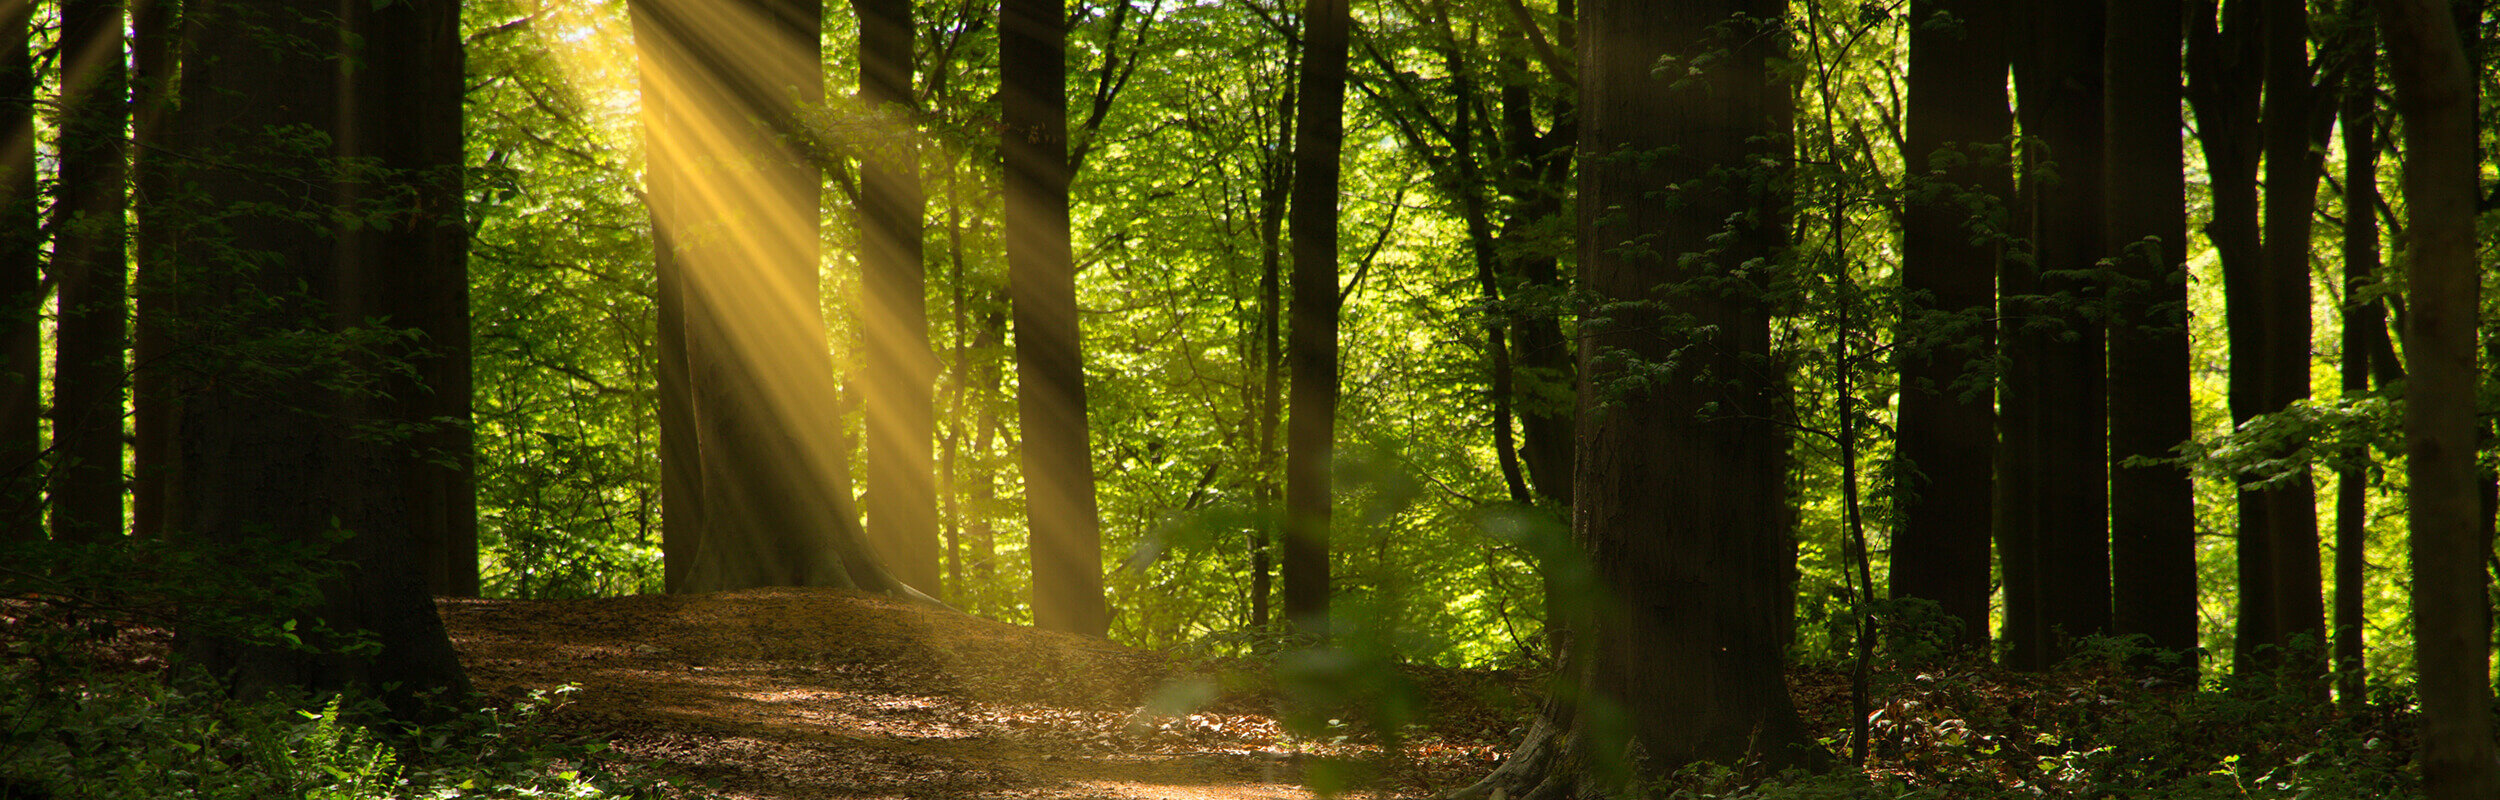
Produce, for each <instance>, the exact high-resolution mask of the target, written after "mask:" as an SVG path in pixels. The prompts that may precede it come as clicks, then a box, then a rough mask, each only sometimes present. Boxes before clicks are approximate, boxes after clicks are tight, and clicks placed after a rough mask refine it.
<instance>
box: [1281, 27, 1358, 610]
mask: <svg viewBox="0 0 2500 800" xmlns="http://www.w3.org/2000/svg"><path fill="white" fill-rule="evenodd" d="M1350 22H1351V16H1350V9H1349V7H1348V0H1307V2H1306V3H1305V4H1304V5H1303V12H1302V23H1303V30H1302V73H1301V75H1300V76H1299V81H1298V85H1297V87H1296V89H1295V90H1294V94H1295V97H1296V100H1297V102H1298V104H1299V105H1298V107H1297V108H1296V109H1295V114H1296V116H1297V121H1296V122H1295V130H1294V145H1293V160H1294V167H1293V191H1292V196H1291V203H1292V210H1291V211H1290V212H1289V213H1290V215H1291V216H1290V220H1289V224H1290V226H1291V227H1292V232H1293V277H1292V281H1291V283H1292V293H1293V302H1292V306H1291V307H1290V308H1289V309H1288V312H1287V318H1288V319H1287V332H1286V343H1285V363H1286V369H1287V371H1288V372H1289V373H1291V376H1292V383H1291V389H1290V394H1289V395H1288V397H1287V402H1288V405H1289V408H1288V410H1287V414H1286V429H1285V537H1284V538H1285V542H1284V558H1283V559H1282V560H1281V563H1280V564H1279V567H1280V571H1281V572H1282V573H1283V575H1284V582H1285V592H1284V595H1285V619H1286V621H1287V622H1289V623H1291V624H1293V625H1295V626H1297V627H1298V628H1300V629H1301V630H1303V631H1305V632H1310V633H1322V634H1324V633H1325V632H1326V631H1327V627H1328V606H1329V594H1330V587H1329V577H1328V574H1329V563H1328V562H1329V559H1328V549H1329V542H1328V538H1329V537H1328V531H1329V519H1330V513H1331V509H1330V497H1331V495H1332V494H1333V491H1332V490H1331V487H1330V481H1331V480H1332V476H1331V474H1330V472H1331V470H1330V463H1331V461H1332V460H1333V458H1334V456H1333V453H1334V452H1335V448H1336V428H1337V311H1338V304H1339V297H1338V289H1337V176H1338V163H1337V160H1338V156H1339V154H1340V153H1341V152H1342V151H1343V150H1344V138H1345V113H1344V112H1345V109H1344V106H1345V83H1346V48H1347V41H1346V37H1347V29H1348V27H1349V25H1350Z"/></svg>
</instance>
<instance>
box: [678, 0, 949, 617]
mask: <svg viewBox="0 0 2500 800" xmlns="http://www.w3.org/2000/svg"><path fill="white" fill-rule="evenodd" d="M632 11H633V13H634V14H635V15H636V16H637V17H638V20H637V21H638V23H639V24H637V25H636V26H635V28H636V32H637V33H638V34H641V35H637V36H636V40H635V41H636V46H637V47H638V48H640V50H641V57H642V69H643V70H644V76H645V80H644V87H645V88H646V89H647V90H652V91H653V95H655V96H646V98H645V103H646V104H647V105H652V106H657V107H658V108H660V109H662V111H660V112H659V113H654V114H651V115H650V116H648V117H646V123H647V124H654V125H657V126H659V127H656V128H655V129H654V130H653V131H652V133H651V137H650V138H651V141H650V144H649V146H648V150H649V152H650V158H651V161H652V163H654V164H655V165H659V166H658V167H657V168H655V169H654V175H656V176H660V177H662V178H663V180H662V181H661V182H659V183H656V184H655V185H654V188H655V189H659V190H662V191H666V192H669V195H668V196H665V197H655V198H654V202H653V204H652V207H653V211H654V213H657V214H660V215H661V217H660V219H659V227H660V229H661V235H660V236H659V237H657V239H658V241H660V242H662V243H665V244H666V245H667V246H668V247H669V248H670V250H671V252H670V256H669V258H672V259H674V260H675V263H676V265H677V266H678V268H679V272H680V274H681V275H682V276H683V277H684V279H685V280H684V284H683V286H684V289H685V298H684V299H685V302H684V306H683V308H684V315H685V319H684V322H685V327H684V333H683V335H684V337H685V344H686V355H687V359H686V361H687V366H688V370H687V373H688V377H689V381H688V383H689V385H690V386H691V387H692V389H693V394H694V398H693V400H694V403H693V405H694V407H695V409H696V410H697V411H698V412H699V413H696V414H694V415H693V418H694V422H695V426H696V432H695V436H694V437H693V438H694V439H695V440H696V442H697V443H699V446H700V447H701V448H702V456H701V463H702V475H701V478H700V479H699V480H700V483H701V486H702V500H701V501H700V502H701V504H702V512H701V514H702V517H701V518H702V521H703V528H702V534H701V536H702V543H701V544H700V545H699V546H698V547H697V549H696V552H695V557H694V559H693V561H692V563H691V564H689V565H688V566H687V567H686V572H685V574H684V576H683V580H682V581H681V583H680V585H679V588H680V589H681V590H682V591H689V592H708V591H720V590H726V589H739V588H746V587H751V586H836V587H846V588H859V589H866V590H870V591H884V592H898V593H907V594H917V593H915V592H912V590H910V589H909V587H907V586H905V585H904V584H902V583H901V582H900V581H899V580H897V579H896V578H895V577H894V576H893V575H892V574H891V573H889V572H887V571H886V569H885V567H884V565H883V564H882V563H880V562H879V561H877V560H876V558H875V556H874V555H873V554H872V553H871V552H870V550H869V547H868V544H867V541H866V537H865V536H864V534H863V533H862V532H861V531H860V528H859V523H858V519H857V517H856V516H855V515H853V514H852V513H851V512H850V503H849V501H850V498H849V493H848V491H847V489H846V488H845V487H847V485H848V481H847V474H848V473H847V469H848V461H847V457H846V454H845V452H844V448H843V447H842V446H841V445H840V432H839V431H838V430H837V427H836V426H837V422H838V420H837V419H836V418H835V415H834V414H833V413H831V412H830V410H828V409H827V407H826V406H827V405H828V404H830V403H831V401H832V399H833V398H834V397H835V396H836V391H835V385H834V381H833V373H832V368H831V365H830V364H828V363H827V361H828V359H827V358H825V356H824V354H825V353H827V352H828V348H827V345H826V340H825V330H824V323H823V319H822V316H821V312H820V311H819V310H818V307H817V306H818V304H817V289H816V273H817V241H816V240H817V188H818V186H819V180H818V177H819V176H818V173H817V171H816V169H815V168H814V167H812V166H811V165H810V162H809V161H808V160H807V159H805V158H804V157H803V156H802V155H801V154H800V152H798V150H797V145H796V143H797V142H800V141H804V139H805V132H804V131H803V130H801V128H800V125H799V122H798V117H799V114H798V112H799V109H801V108H804V107H807V106H810V105H813V104H815V103H818V102H821V101H822V99H823V77H822V73H821V70H820V69H819V68H818V61H817V53H818V49H817V41H818V31H817V27H818V20H819V16H820V12H821V11H822V9H821V7H820V6H819V5H818V4H817V3H816V2H814V0H756V2H751V3H741V4H737V5H732V6H728V7H719V6H714V5H706V6H704V7H702V8H694V7H692V6H690V5H688V4H687V3H685V2H682V0H650V1H649V2H640V3H636V4H635V5H633V6H632ZM723 146H726V147H727V148H728V151H727V152H721V151H720V148H721V147H723ZM707 161H722V162H727V163H726V164H724V165H722V166H719V167H715V168H709V169H702V168H699V167H698V165H704V164H705V163H706V162H707ZM663 263H664V265H665V263H666V261H665V260H664V262H663Z"/></svg>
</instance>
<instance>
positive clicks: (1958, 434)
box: [1891, 0, 2013, 646]
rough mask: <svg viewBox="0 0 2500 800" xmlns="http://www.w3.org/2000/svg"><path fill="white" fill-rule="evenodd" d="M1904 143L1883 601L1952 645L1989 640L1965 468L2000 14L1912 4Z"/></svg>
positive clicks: (2004, 123) (1978, 489)
mask: <svg viewBox="0 0 2500 800" xmlns="http://www.w3.org/2000/svg"><path fill="white" fill-rule="evenodd" d="M1909 25H1910V78H1909V83H1910V90H1909V103H1908V109H1907V116H1908V127H1909V130H1908V133H1907V142H1906V144H1905V148H1906V152H1905V153H1904V154H1903V155H1904V156H1905V157H1906V158H1908V159H1909V163H1910V164H1911V165H1912V166H1913V175H1916V176H1918V177H1917V180H1918V181H1921V183H1918V184H1914V185H1913V188H1912V191H1913V193H1914V194H1913V197H1914V198H1915V199H1914V201H1913V202H1912V203H1911V204H1910V205H1909V207H1908V209H1907V210H1906V213H1905V214H1904V219H1903V222H1902V233H1901V238H1902V242H1901V250H1902V256H1901V263H1902V266H1901V283H1902V290H1903V293H1904V294H1905V295H1907V296H1908V297H1909V298H1910V299H1909V306H1908V307H1906V308H1905V309H1904V310H1903V312H1902V325H1903V327H1904V329H1905V330H1904V331H1903V333H1902V334H1901V336H1900V339H1901V340H1902V341H1903V342H1904V346H1903V347H1902V355H1901V386H1902V391H1901V400H1900V412H1899V413H1900V423H1899V426H1900V433H1899V439H1898V444H1897V446H1896V447H1897V453H1898V454H1899V456H1900V458H1901V459H1902V461H1904V462H1906V464H1905V467H1904V469H1905V474H1910V475H1915V476H1917V477H1915V478H1905V479H1904V480H1903V481H1902V484H1903V486H1904V487H1905V488H1904V490H1903V495H1904V496H1903V497H1901V498H1900V499H1898V500H1897V501H1896V502H1897V503H1898V505H1899V507H1900V508H1901V522H1900V527H1899V529H1898V530H1896V531H1895V532H1894V534H1893V544H1892V574H1891V582H1892V591H1891V593H1892V596H1893V597H1895V598H1911V597H1916V598H1924V599H1927V600H1933V601H1935V602H1936V604H1937V606H1938V608H1939V610H1941V611H1943V612H1944V614H1945V615H1946V616H1948V617H1951V618H1953V619H1955V620H1959V621H1960V622H1961V625H1962V631H1961V639H1960V641H1961V642H1962V643H1963V644H1966V645H1972V646H1984V645H1986V644H1987V642H1988V638H1989V637H1988V604H1989V595H1990V594H1991V593H1992V592H1991V588H1990V586H1989V574H1988V573H1989V569H1988V535H1989V525H1990V519H1991V518H1992V517H1993V511H1992V508H1991V502H1992V493H1993V492H1994V483H1993V480H1992V479H1993V476H1992V475H1991V474H1990V469H1989V464H1988V462H1986V461H1983V460H1980V459H1974V458H1970V457H1969V454H1971V453H1980V452H1987V451H1988V450H1990V449H1991V448H1992V447H1994V446H1995V443H1996V431H1995V428H1994V426H1995V424H1996V413H1995V409H1994V408H1993V407H1992V406H1993V404H1992V403H1991V402H1989V401H1990V400H1992V399H1993V393H1992V392H1989V391H1987V390H1986V388H1985V387H1986V383H1984V382H1983V381H1984V380H1985V379H1986V378H1987V377H1988V373H1987V372H1986V371H1984V370H1985V367H1984V366H1983V365H1984V364H1985V362H1986V361H1987V360H1988V359H1989V358H1991V357H1992V356H1993V354H1994V352H1995V349H1996V348H1995V344H1996V337H1995V335H1994V332H1993V331H1991V330H1990V328H1989V322H1988V320H1989V318H1990V317H1991V316H1993V314H1994V311H1995V308H1994V300H1995V295H1996V270H1997V261H1998V259H1999V257H2000V256H1999V251H2000V249H2001V248H2002V244H2001V243H1999V242H1992V241H1989V240H1988V234H1989V230H1990V228H1991V227H2001V226H2002V225H2003V224H2004V221H2003V220H1998V219H1992V217H1994V216H1998V215H1999V212H1998V211H1997V210H1996V208H1997V207H1996V204H1997V203H2002V202H2003V201H2005V200H2006V199H2009V198H2010V197H2011V196H2012V195H2013V179H2012V175H2011V174H2010V172H2009V171H2008V168H2007V166H2006V163H2005V161H2004V160H2003V159H2002V158H1995V159H1991V158H1990V157H1989V156H1987V155H1986V152H1987V151H1986V149H1985V148H1987V147H1988V146H1991V145H1995V144H1996V143H1998V142H2001V141H2004V140H2005V138H2006V137H2007V136H2008V135H2010V134H2012V132H2013V117H2012V115H2011V114H2009V113H2007V111H2006V105H2005V76H2006V69H2007V66H2006V55H2005V45H2004V35H2005V30H2004V13H2003V11H2002V10H2000V9H1999V8H1998V6H1997V5H1996V4H1993V3H1986V2H1955V1H1954V0H1940V1H1939V0H1922V2H1920V3H1918V4H1917V5H1915V6H1913V7H1912V8H1911V9H1910V21H1909Z"/></svg>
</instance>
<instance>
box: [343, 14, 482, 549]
mask: <svg viewBox="0 0 2500 800" xmlns="http://www.w3.org/2000/svg"><path fill="white" fill-rule="evenodd" d="M355 10H356V11H357V12H358V13H359V18H358V19H357V20H356V21H355V25H356V28H357V29H358V30H361V31H366V32H367V33H365V34H364V47H365V52H368V53H377V54H389V55H388V57H376V58H369V59H367V60H366V61H364V62H363V63H361V64H359V65H356V66H355V67H353V68H352V69H351V70H350V76H351V77H350V81H351V83H350V86H349V92H348V97H350V98H351V99H352V100H353V102H354V103H355V107H354V108H353V109H352V110H351V113H353V114H355V115H356V119H357V120H359V122H360V125H358V126H357V127H354V128H351V129H349V130H347V131H343V132H342V135H341V136H340V137H339V139H340V141H339V147H340V150H341V152H342V154H343V155H345V156H346V157H348V158H352V159H357V160H358V163H357V164H356V165H355V166H354V168H355V169H356V170H358V171H359V172H360V173H361V174H357V175H354V176H353V178H352V179H351V180H348V181H345V182H344V187H343V188H344V189H345V190H346V196H345V197H343V198H342V199H341V201H340V204H341V205H342V206H346V207H348V208H351V209H354V210H357V211H360V212H362V213H364V214H365V215H366V219H367V220H368V222H367V223H365V224H361V225H356V226H350V227H349V228H348V230H347V231H345V232H344V234H343V235H342V237H341V244H342V246H344V247H346V248H349V249H350V250H352V251H354V252H355V254H356V255H355V256H354V257H355V258H357V259H358V260H359V261H361V262H363V263H364V264H366V265H367V266H365V267H364V269H367V270H370V271H371V272H372V274H373V275H375V276H376V279H377V280H378V281H380V282H381V286H380V287H379V289H378V291H379V292H380V293H381V295H382V298H383V303H382V306H381V308H380V309H379V310H380V311H382V312H383V316H384V319H385V320H386V321H387V324H390V325H393V326H395V327H399V328H402V329H405V330H407V331H409V332H410V333H411V334H413V336H414V338H413V339H412V344H413V347H412V349H411V351H410V352H409V354H408V356H407V358H408V361H409V365H408V366H409V369H408V372H407V374H406V375H405V376H404V377H401V378H399V379H396V380H393V381H392V382H391V384H390V390H389V393H390V395H391V396H392V397H393V399H394V400H395V401H396V402H395V405H396V406H397V407H396V408H395V409H394V410H395V411H396V412H397V414H398V416H399V417H400V419H401V420H402V421H403V422H404V423H405V424H407V425H408V426H409V429H410V430H411V431H412V433H410V434H409V436H408V439H407V440H406V441H405V442H404V443H403V445H402V446H401V447H400V449H399V450H400V455H401V458H403V459H405V461H406V463H405V464H404V466H403V467H402V469H404V470H405V472H406V478H405V481H406V491H407V493H408V513H409V516H410V519H409V522H410V526H411V527H412V528H413V529H414V531H415V536H416V552H417V564H418V572H419V574H420V575H422V576H423V577H424V578H425V584H426V586H427V587H428V588H429V589H431V590H432V591H433V592H434V593H436V594H447V595H455V596H473V595H476V594H477V593H478V558H477V486H476V482H475V480H474V475H473V473H474V470H475V467H476V452H475V449H474V447H473V445H472V442H471V439H470V428H469V419H470V413H469V395H470V377H469V359H470V355H469V350H470V343H469V339H470V337H469V270H468V243H469V229H468V218H467V214H465V213H463V209H464V203H465V198H463V197H462V196H461V191H460V190H461V183H462V181H461V175H462V170H461V166H462V164H461V162H462V160H463V159H464V158H465V157H466V154H465V153H464V152H463V145H464V140H463V139H462V135H461V131H462V116H463V112H464V109H463V108H462V104H463V99H464V95H465V91H464V89H465V87H464V84H463V79H462V77H461V76H462V75H464V74H465V72H464V70H463V69H462V65H463V59H462V52H461V44H462V43H461V41H460V8H459V5H458V4H457V3H450V2H439V3H389V4H383V5H378V6H374V5H368V6H363V7H359V8H357V9H355Z"/></svg>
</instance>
